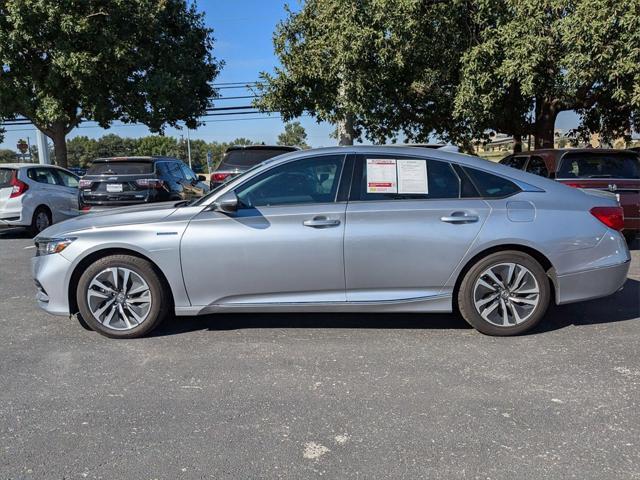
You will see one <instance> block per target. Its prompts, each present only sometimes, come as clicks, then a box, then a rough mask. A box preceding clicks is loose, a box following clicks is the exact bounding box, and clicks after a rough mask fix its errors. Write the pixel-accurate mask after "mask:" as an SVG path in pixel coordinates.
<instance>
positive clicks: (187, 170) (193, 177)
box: [180, 163, 198, 181]
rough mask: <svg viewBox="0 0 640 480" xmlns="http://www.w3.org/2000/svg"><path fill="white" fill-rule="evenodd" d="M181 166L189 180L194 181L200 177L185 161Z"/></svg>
mask: <svg viewBox="0 0 640 480" xmlns="http://www.w3.org/2000/svg"><path fill="white" fill-rule="evenodd" d="M180 168H182V173H183V174H184V176H185V178H186V179H187V180H190V181H193V180H197V179H198V177H196V174H195V173H193V171H192V170H191V169H190V168H189V167H187V166H186V165H185V164H184V163H181V164H180Z"/></svg>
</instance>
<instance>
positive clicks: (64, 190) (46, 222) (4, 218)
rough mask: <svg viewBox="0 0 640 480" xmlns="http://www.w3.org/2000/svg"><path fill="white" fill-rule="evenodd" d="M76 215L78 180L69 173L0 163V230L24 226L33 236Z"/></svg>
mask: <svg viewBox="0 0 640 480" xmlns="http://www.w3.org/2000/svg"><path fill="white" fill-rule="evenodd" d="M79 213H80V212H79V210H78V177H77V176H76V175H74V174H73V173H71V172H70V171H69V170H65V169H64V168H60V167H55V166H53V165H38V164H33V163H2V164H0V227H27V228H29V229H30V230H31V231H32V233H34V234H36V233H40V232H41V231H42V230H44V229H45V228H47V227H49V226H50V225H52V224H54V223H57V222H61V221H62V220H66V219H68V218H71V217H75V216H77V215H78V214H79Z"/></svg>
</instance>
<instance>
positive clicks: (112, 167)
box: [87, 161, 153, 175]
mask: <svg viewBox="0 0 640 480" xmlns="http://www.w3.org/2000/svg"><path fill="white" fill-rule="evenodd" d="M150 173H153V162H125V161H114V162H95V163H93V164H92V165H91V166H90V167H89V169H88V170H87V175H148V174H150Z"/></svg>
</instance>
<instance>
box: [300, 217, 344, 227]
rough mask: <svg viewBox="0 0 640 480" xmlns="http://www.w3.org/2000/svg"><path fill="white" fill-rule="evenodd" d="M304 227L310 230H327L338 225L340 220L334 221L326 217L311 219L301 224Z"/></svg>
mask: <svg viewBox="0 0 640 480" xmlns="http://www.w3.org/2000/svg"><path fill="white" fill-rule="evenodd" d="M302 224H303V225H304V226H305V227H311V228H329V227H337V226H338V225H340V220H334V219H331V218H327V217H313V218H312V219H311V220H305V221H304V222H302Z"/></svg>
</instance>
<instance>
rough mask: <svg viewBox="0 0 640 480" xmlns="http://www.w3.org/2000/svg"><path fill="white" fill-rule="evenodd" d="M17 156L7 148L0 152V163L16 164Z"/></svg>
mask: <svg viewBox="0 0 640 480" xmlns="http://www.w3.org/2000/svg"><path fill="white" fill-rule="evenodd" d="M18 161H19V160H18V154H17V153H16V152H14V151H13V150H9V149H8V148H3V149H1V150H0V163H13V162H18Z"/></svg>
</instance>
